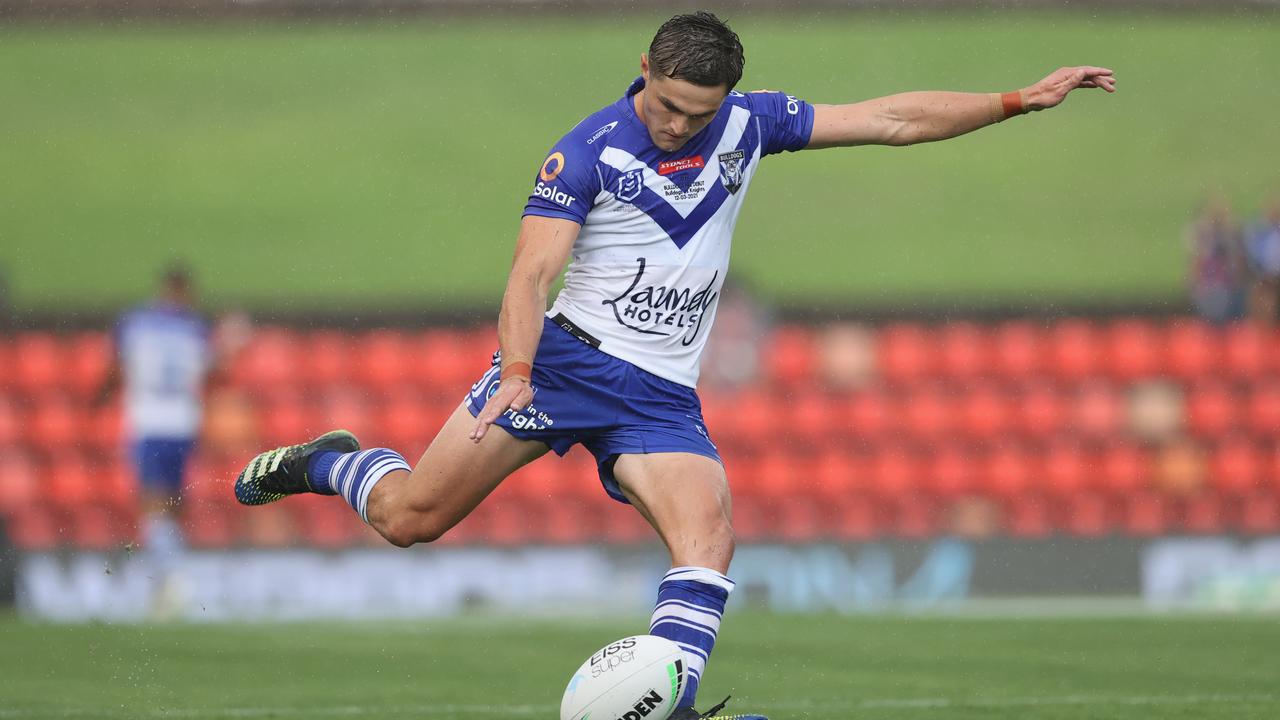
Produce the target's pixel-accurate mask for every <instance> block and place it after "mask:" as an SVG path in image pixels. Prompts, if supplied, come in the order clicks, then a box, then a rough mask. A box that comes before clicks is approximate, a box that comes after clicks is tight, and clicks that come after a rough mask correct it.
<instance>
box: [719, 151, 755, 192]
mask: <svg viewBox="0 0 1280 720" xmlns="http://www.w3.org/2000/svg"><path fill="white" fill-rule="evenodd" d="M746 156H747V154H746V152H744V151H742V150H734V151H732V152H727V153H720V154H719V155H717V156H716V157H717V158H718V159H719V160H720V182H722V183H724V187H725V189H726V190H728V191H729V193H730V194H733V193H736V192H738V188H740V187H742V161H743V159H744V158H745V157H746Z"/></svg>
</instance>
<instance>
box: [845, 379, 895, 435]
mask: <svg viewBox="0 0 1280 720" xmlns="http://www.w3.org/2000/svg"><path fill="white" fill-rule="evenodd" d="M895 409H896V406H895V404H894V402H893V401H892V399H890V398H889V397H888V396H887V395H886V394H885V392H884V391H883V390H880V389H869V390H862V391H859V392H856V393H853V394H852V395H850V396H849V397H848V399H847V400H846V401H845V403H844V417H843V419H844V421H845V422H846V423H847V425H848V429H849V431H850V432H851V434H852V436H853V438H854V439H855V440H859V441H864V442H875V441H877V440H879V439H881V438H883V437H884V436H885V435H887V434H889V433H891V432H893V431H894V430H895V429H896V428H897V427H898V418H897V415H896V413H895V412H894V411H895Z"/></svg>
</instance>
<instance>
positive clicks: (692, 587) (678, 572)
mask: <svg viewBox="0 0 1280 720" xmlns="http://www.w3.org/2000/svg"><path fill="white" fill-rule="evenodd" d="M733 585H734V583H733V581H732V580H730V579H729V578H727V577H725V576H724V575H721V574H720V573H718V572H716V571H715V570H711V569H709V568H700V567H678V568H672V569H671V571H670V572H668V573H667V574H666V575H665V576H663V578H662V584H661V585H659V586H658V604H657V606H656V607H654V609H653V619H652V620H650V621H649V634H650V635H657V636H658V637H664V638H666V639H668V640H670V641H672V642H674V643H675V644H677V645H679V646H680V649H682V650H684V654H685V660H686V664H687V665H688V667H689V683H688V684H687V685H686V686H685V691H684V695H683V696H682V697H681V698H680V702H678V703H676V706H677V707H691V706H692V705H693V703H694V700H695V699H696V698H697V696H698V683H700V682H701V681H702V672H703V671H704V670H705V669H706V667H707V658H709V657H710V656H711V648H713V647H715V644H716V633H718V632H720V618H721V617H722V616H723V615H724V604H725V602H726V601H727V600H728V599H729V593H731V592H733Z"/></svg>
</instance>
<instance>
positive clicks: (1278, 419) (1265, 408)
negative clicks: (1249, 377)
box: [1245, 380, 1280, 438]
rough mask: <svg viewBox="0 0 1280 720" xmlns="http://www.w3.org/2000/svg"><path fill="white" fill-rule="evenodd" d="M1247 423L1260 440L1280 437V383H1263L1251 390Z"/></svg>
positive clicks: (1273, 381)
mask: <svg viewBox="0 0 1280 720" xmlns="http://www.w3.org/2000/svg"><path fill="white" fill-rule="evenodd" d="M1245 423H1246V425H1247V427H1248V429H1249V431H1250V432H1252V433H1254V434H1255V435H1257V436H1258V437H1260V438H1275V437H1280V381H1276V380H1271V381H1266V382H1262V383H1259V384H1257V385H1255V386H1254V387H1253V388H1252V389H1251V391H1250V392H1249V394H1248V403H1247V406H1246V408H1245Z"/></svg>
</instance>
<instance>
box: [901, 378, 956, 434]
mask: <svg viewBox="0 0 1280 720" xmlns="http://www.w3.org/2000/svg"><path fill="white" fill-rule="evenodd" d="M902 419H903V426H904V429H905V430H906V431H907V433H908V434H909V435H911V436H913V437H915V438H918V439H920V440H922V441H925V442H931V441H935V440H938V439H940V438H943V437H947V436H950V435H951V433H952V432H953V431H954V430H955V428H956V425H957V419H958V413H957V411H956V402H955V398H954V397H953V395H952V393H951V392H950V391H948V390H947V389H946V388H944V387H942V386H940V385H933V384H930V385H916V386H913V387H910V388H908V389H907V391H906V392H905V393H904V394H903V396H902Z"/></svg>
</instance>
